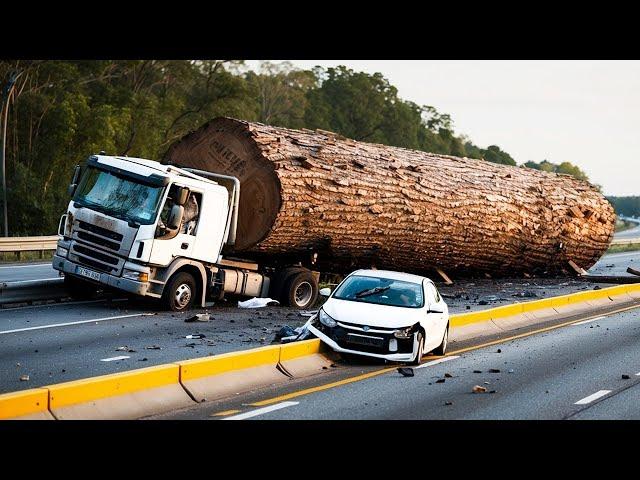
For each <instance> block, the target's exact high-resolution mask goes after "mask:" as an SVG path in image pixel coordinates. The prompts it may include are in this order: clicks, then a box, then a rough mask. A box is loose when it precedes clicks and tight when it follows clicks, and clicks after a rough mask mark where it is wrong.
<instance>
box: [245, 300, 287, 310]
mask: <svg viewBox="0 0 640 480" xmlns="http://www.w3.org/2000/svg"><path fill="white" fill-rule="evenodd" d="M267 305H268V306H276V305H280V302H279V301H278V300H273V299H272V298H250V299H249V300H245V301H244V302H238V307H240V308H262V307H266V306H267Z"/></svg>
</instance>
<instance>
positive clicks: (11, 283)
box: [2, 277, 62, 285]
mask: <svg viewBox="0 0 640 480" xmlns="http://www.w3.org/2000/svg"><path fill="white" fill-rule="evenodd" d="M45 280H61V281H62V277H50V278H36V279H34V280H5V281H3V282H2V283H7V284H9V285H18V284H23V283H34V282H43V281H45Z"/></svg>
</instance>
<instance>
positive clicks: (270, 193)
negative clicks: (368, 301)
mask: <svg viewBox="0 0 640 480" xmlns="http://www.w3.org/2000/svg"><path fill="white" fill-rule="evenodd" d="M164 160H165V162H168V163H172V164H176V165H181V166H188V167H193V168H199V169H203V170H208V171H213V172H217V173H224V174H228V175H235V176H236V177H238V178H239V179H240V182H241V195H240V216H239V224H238V240H237V244H236V247H235V252H234V253H237V254H240V253H242V252H244V253H253V254H254V255H259V254H262V255H264V256H267V255H268V256H269V257H270V258H278V257H283V258H285V257H288V256H291V255H292V254H295V255H301V254H304V255H309V256H311V255H312V254H313V253H317V266H318V268H319V269H322V270H325V271H334V272H347V271H350V270H352V269H354V268H356V267H365V268H368V267H370V266H372V265H375V266H376V267H377V268H381V269H382V268H385V269H391V270H401V271H408V272H415V273H427V272H432V271H433V270H434V269H436V268H441V269H442V270H444V271H445V272H447V273H448V274H453V275H474V274H479V273H490V274H492V275H501V276H509V275H513V276H517V275H521V274H523V273H529V274H531V273H534V274H556V273H561V272H566V270H567V264H568V261H569V260H573V261H574V262H575V263H576V264H578V265H579V266H581V267H583V268H585V269H587V268H589V267H591V266H592V265H593V264H594V263H595V262H596V261H597V260H598V258H600V256H601V255H602V254H603V253H604V252H605V251H606V249H607V248H608V245H609V243H610V241H611V239H612V237H613V231H614V224H615V213H614V210H613V208H612V206H611V204H610V203H609V202H608V201H607V200H606V199H605V198H604V196H603V195H602V194H601V193H599V192H598V191H597V189H596V188H595V187H594V186H592V185H591V184H589V183H587V182H584V181H581V180H577V179H575V178H573V177H571V176H567V175H558V174H553V173H547V172H541V171H537V170H532V169H528V168H523V167H512V166H506V165H497V164H493V163H489V162H485V161H481V160H475V159H469V158H458V157H453V156H447V155H436V154H431V153H425V152H422V151H414V150H408V149H404V148H398V147H389V146H385V145H378V144H369V143H362V142H357V141H355V140H350V139H347V138H344V137H341V136H340V135H337V134H334V133H331V132H326V131H323V130H316V131H312V130H291V129H285V128H279V127H271V126H267V125H263V124H259V123H249V122H245V121H240V120H234V119H229V118H217V119H214V120H212V121H211V122H209V123H207V124H205V125H204V126H203V127H201V128H200V129H199V130H197V131H195V132H192V133H190V134H188V135H187V136H185V137H184V138H183V139H182V140H180V141H178V142H177V143H175V144H173V145H172V146H171V147H170V149H169V150H168V151H167V154H166V155H165V159H164Z"/></svg>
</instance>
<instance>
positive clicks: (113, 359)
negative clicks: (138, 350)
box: [100, 355, 131, 362]
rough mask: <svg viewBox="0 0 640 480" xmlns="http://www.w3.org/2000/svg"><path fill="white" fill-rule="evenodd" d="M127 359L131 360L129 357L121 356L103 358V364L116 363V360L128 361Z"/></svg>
mask: <svg viewBox="0 0 640 480" xmlns="http://www.w3.org/2000/svg"><path fill="white" fill-rule="evenodd" d="M127 358H131V357H129V356H127V355H120V356H119V357H111V358H101V359H100V361H101V362H115V361H116V360H126V359H127Z"/></svg>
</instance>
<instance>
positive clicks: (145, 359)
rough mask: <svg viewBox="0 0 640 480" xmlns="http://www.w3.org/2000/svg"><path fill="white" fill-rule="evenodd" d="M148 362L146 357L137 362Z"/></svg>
mask: <svg viewBox="0 0 640 480" xmlns="http://www.w3.org/2000/svg"><path fill="white" fill-rule="evenodd" d="M147 360H148V358H147V357H143V358H139V359H138V361H139V362H146V361H147Z"/></svg>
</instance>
